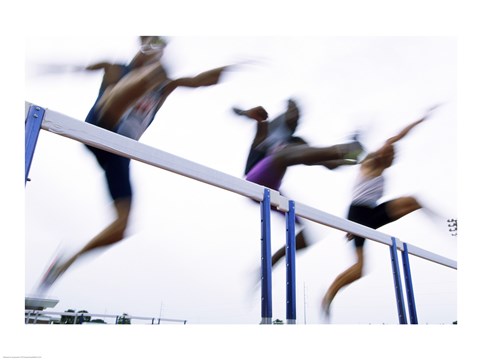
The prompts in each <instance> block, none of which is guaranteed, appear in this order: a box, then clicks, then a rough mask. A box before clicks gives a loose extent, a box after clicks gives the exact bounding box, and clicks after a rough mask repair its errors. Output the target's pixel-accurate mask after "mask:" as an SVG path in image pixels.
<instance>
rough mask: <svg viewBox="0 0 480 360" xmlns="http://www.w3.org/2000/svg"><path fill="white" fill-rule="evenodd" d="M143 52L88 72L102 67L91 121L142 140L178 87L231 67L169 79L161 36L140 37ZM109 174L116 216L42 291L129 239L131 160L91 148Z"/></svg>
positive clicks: (214, 78)
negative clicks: (86, 259) (96, 253)
mask: <svg viewBox="0 0 480 360" xmlns="http://www.w3.org/2000/svg"><path fill="white" fill-rule="evenodd" d="M140 42H141V46H140V50H139V51H138V52H137V54H136V55H135V57H134V58H133V59H132V61H131V62H130V63H129V64H128V65H123V64H110V63H105V62H103V63H98V64H94V65H91V66H89V67H87V69H88V70H103V71H104V75H103V79H102V83H101V86H100V90H99V94H98V97H97V99H96V101H95V103H94V105H93V107H92V109H91V110H90V112H89V113H88V115H87V118H86V120H85V121H86V122H88V123H90V124H93V125H95V126H99V127H101V128H104V129H107V130H110V131H113V132H115V133H117V134H120V135H123V136H126V137H128V138H131V139H135V140H138V139H139V138H140V137H141V136H142V134H143V133H144V132H145V130H146V129H147V128H148V127H149V126H150V124H151V123H152V121H153V119H154V118H155V115H156V113H157V111H158V110H159V109H160V107H161V106H162V104H163V103H164V102H165V100H166V99H167V97H168V96H169V95H170V94H171V93H172V92H173V91H174V90H175V89H176V88H177V87H179V86H183V87H190V88H198V87H202V86H210V85H215V84H217V83H218V82H219V80H220V77H221V75H222V73H223V72H224V71H225V70H226V69H227V68H228V67H227V66H225V67H220V68H216V69H212V70H209V71H206V72H203V73H200V74H199V75H197V76H194V77H183V78H178V79H170V78H169V77H168V75H167V73H166V71H165V69H164V67H163V65H162V62H161V58H162V55H163V50H164V47H165V45H166V43H165V41H164V40H163V38H161V37H158V36H141V37H140ZM87 148H88V149H89V150H90V151H91V152H92V153H93V154H94V155H95V157H96V159H97V162H98V164H99V165H100V167H101V168H102V169H103V171H104V173H105V178H106V181H107V185H108V190H109V194H110V197H111V199H112V200H113V205H114V208H115V214H116V218H115V220H114V221H113V222H112V223H111V224H110V225H109V226H108V227H106V228H105V229H104V230H103V231H102V232H100V233H99V234H98V235H97V236H95V237H94V238H93V239H91V240H90V241H89V242H88V243H87V244H86V245H85V246H84V247H83V248H82V249H80V251H78V252H77V253H75V254H74V255H73V256H71V257H69V258H67V259H64V258H63V256H62V255H60V256H58V257H56V258H55V259H54V261H53V262H52V264H51V266H50V267H49V269H48V270H47V272H46V273H45V275H44V276H43V278H42V280H41V283H40V286H39V291H45V290H47V289H48V288H49V287H50V286H51V285H52V284H53V283H54V282H55V281H56V280H57V279H58V277H59V276H61V275H62V274H63V273H64V272H65V271H66V270H67V269H68V268H69V267H70V266H71V265H72V264H73V263H74V262H75V261H76V260H78V258H80V257H82V256H83V255H85V254H86V253H89V252H90V251H92V250H94V249H99V248H102V247H106V246H109V245H112V244H115V243H117V242H119V241H120V240H122V239H123V238H124V233H125V230H126V228H127V225H128V219H129V215H130V209H131V204H132V188H131V183H130V168H129V165H130V159H128V158H125V157H123V156H119V155H116V154H112V153H109V152H106V151H103V150H100V149H97V148H94V147H91V146H87Z"/></svg>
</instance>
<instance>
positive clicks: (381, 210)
mask: <svg viewBox="0 0 480 360" xmlns="http://www.w3.org/2000/svg"><path fill="white" fill-rule="evenodd" d="M388 203H389V202H388V201H387V202H384V203H382V204H380V205H377V206H376V207H374V208H371V207H368V206H363V205H350V209H349V210H348V220H351V221H353V222H356V223H358V224H361V225H365V226H368V227H369V228H372V229H378V228H379V227H382V226H384V225H387V224H389V223H391V222H392V221H393V219H392V218H391V217H390V216H389V215H388V212H387V204H388ZM354 240H355V247H357V248H359V247H363V244H364V243H365V238H362V237H359V236H355V237H354Z"/></svg>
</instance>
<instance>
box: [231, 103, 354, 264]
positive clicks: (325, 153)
mask: <svg viewBox="0 0 480 360" xmlns="http://www.w3.org/2000/svg"><path fill="white" fill-rule="evenodd" d="M233 110H234V112H235V113H236V114H238V115H244V116H246V117H248V118H250V119H253V120H256V121H257V132H256V134H255V137H254V140H253V142H252V145H251V148H250V154H249V156H248V159H247V165H246V168H245V175H246V180H249V181H251V182H254V183H256V184H259V185H262V186H265V187H268V188H270V189H273V190H277V191H279V190H280V187H281V184H282V180H283V177H284V176H285V173H286V172H287V169H288V168H289V167H290V166H294V165H321V166H325V167H327V168H329V169H334V168H336V167H338V166H341V165H352V164H356V163H357V158H358V156H359V155H360V154H361V153H362V152H363V147H362V146H361V144H360V143H359V142H358V141H356V140H354V141H352V142H349V143H346V144H339V145H333V146H329V147H321V148H320V147H313V146H310V145H308V144H307V142H306V141H305V140H304V139H302V138H300V137H297V136H294V133H295V130H296V128H297V125H298V121H299V118H300V111H299V108H298V105H297V103H296V102H295V101H294V100H292V99H290V100H288V105H287V110H286V112H285V113H283V114H281V115H280V116H278V117H277V118H275V119H274V120H272V121H268V120H267V118H268V113H267V112H266V110H265V109H264V108H263V107H261V106H257V107H254V108H251V109H249V110H244V111H243V110H239V109H236V108H234V109H233ZM274 210H275V209H274ZM296 222H297V223H299V224H300V220H299V219H298V218H297V219H296ZM295 242H296V249H297V250H301V249H304V248H306V247H307V246H308V245H309V243H308V242H307V241H306V239H305V234H304V231H303V230H301V231H299V233H298V234H297V235H296V238H295ZM284 256H285V246H283V247H282V248H281V249H279V250H278V251H277V252H275V254H273V256H272V266H273V265H275V264H276V263H277V262H278V261H279V260H280V259H281V258H282V257H284Z"/></svg>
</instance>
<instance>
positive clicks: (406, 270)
mask: <svg viewBox="0 0 480 360" xmlns="http://www.w3.org/2000/svg"><path fill="white" fill-rule="evenodd" d="M402 263H403V277H404V280H405V291H406V292H407V303H408V313H409V315H410V324H415V325H416V324H418V318H417V308H416V305H415V297H414V295H413V283H412V273H411V271H410V261H409V259H408V246H407V244H406V243H404V244H403V252H402Z"/></svg>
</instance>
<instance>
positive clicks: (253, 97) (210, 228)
mask: <svg viewBox="0 0 480 360" xmlns="http://www.w3.org/2000/svg"><path fill="white" fill-rule="evenodd" d="M69 40H70V41H68V42H67V41H65V40H64V39H62V38H42V39H36V38H34V37H32V38H30V39H28V48H27V49H28V50H27V51H28V52H27V69H29V70H30V71H31V72H28V71H27V75H28V77H27V88H26V90H27V97H26V98H27V100H28V101H31V102H33V103H35V104H38V105H40V106H45V107H48V108H50V109H52V110H55V111H59V112H62V113H64V114H66V115H68V116H71V117H74V118H77V119H82V120H83V118H84V116H85V114H86V113H87V112H88V109H89V107H90V106H91V103H92V102H93V100H94V99H95V96H96V90H97V87H98V84H99V81H100V77H101V73H93V74H92V73H85V72H70V73H54V72H48V73H41V72H39V71H41V70H42V69H43V66H39V65H43V64H50V63H51V64H55V63H56V64H57V65H67V64H78V65H87V64H89V63H91V62H94V61H99V60H109V61H120V62H126V61H128V59H129V58H130V57H131V56H132V54H133V53H134V51H135V47H136V45H137V39H136V38H135V37H131V38H124V39H114V41H112V40H111V39H110V38H108V37H98V38H96V39H92V38H78V39H77V38H76V39H75V41H71V40H72V39H69ZM59 43H62V44H64V45H63V46H62V47H61V48H59V47H58V44H59ZM112 53H113V54H114V55H111V54H112ZM244 59H245V60H246V59H253V60H256V61H255V62H254V63H252V64H251V65H245V66H242V67H239V68H238V69H236V70H235V71H232V72H229V73H228V74H226V76H225V77H224V79H223V81H222V83H221V84H220V85H218V86H216V87H212V88H208V89H199V90H189V89H187V90H185V89H181V90H178V91H177V92H176V93H174V94H173V95H172V96H171V98H170V99H168V100H167V102H166V103H165V105H164V107H163V108H162V109H161V110H160V111H159V113H158V115H157V117H156V119H155V122H154V124H153V125H152V126H151V128H150V129H149V130H148V131H147V133H146V134H145V136H144V137H143V138H142V139H141V141H142V142H143V143H146V144H149V145H152V146H155V147H158V148H160V149H162V150H165V151H168V152H171V153H173V154H176V155H180V156H182V157H184V158H187V159H189V160H193V161H196V162H198V163H200V164H203V165H206V166H209V167H212V168H215V169H217V170H220V171H223V172H226V173H229V174H231V175H235V176H240V177H241V176H242V170H243V167H244V162H245V158H246V155H247V153H248V147H249V145H250V141H251V138H252V136H253V133H254V129H255V124H254V123H253V122H249V121H248V120H245V119H243V118H238V117H236V116H235V115H233V114H232V112H231V111H230V109H231V107H232V106H234V105H238V106H241V107H251V106H255V105H263V106H264V107H265V108H266V109H267V111H269V113H270V114H271V116H275V115H276V114H278V113H279V112H280V111H282V110H283V109H284V106H285V101H286V99H287V98H288V97H294V98H296V99H298V101H299V103H300V106H301V109H302V119H301V124H300V127H299V131H298V134H299V135H301V136H304V137H305V138H306V139H307V140H308V141H309V142H310V143H311V144H312V145H319V146H322V145H331V144H334V143H339V142H344V141H346V140H347V139H348V136H350V135H351V133H352V132H353V131H355V130H360V131H362V132H363V134H364V136H363V138H362V140H363V141H364V143H365V146H366V147H367V149H369V150H374V149H375V148H376V147H377V146H379V145H380V144H381V143H382V142H383V141H385V140H386V139H387V138H388V137H389V136H392V135H394V134H395V133H396V132H398V131H399V130H400V129H401V128H402V127H403V126H405V125H407V124H408V123H410V122H412V121H414V120H416V119H418V118H419V116H421V115H422V112H423V111H424V110H425V109H427V108H428V107H430V106H432V105H433V104H436V103H438V102H443V103H445V104H444V106H443V107H441V108H439V110H438V112H437V113H435V114H434V115H433V116H432V118H431V120H430V121H428V122H426V123H424V124H422V126H420V127H418V128H417V129H415V131H413V132H412V134H411V135H410V136H409V137H408V138H406V139H405V140H404V141H402V142H401V143H399V145H398V159H397V164H396V165H395V167H393V168H392V169H391V170H390V171H389V172H388V178H387V181H388V183H387V189H386V196H387V197H389V198H391V197H393V196H400V195H403V194H415V195H416V196H418V197H419V198H421V201H423V202H424V203H426V204H427V206H429V207H432V208H433V209H434V210H435V211H437V212H439V213H440V214H441V215H442V216H443V222H442V221H441V220H436V221H434V220H432V219H430V218H428V217H426V216H425V215H424V214H422V212H418V213H417V214H412V215H410V216H408V217H405V218H404V219H402V220H401V221H399V222H398V223H397V224H392V225H390V226H388V227H385V228H384V229H382V230H384V232H387V233H389V234H392V235H395V236H397V237H399V238H400V239H401V240H403V241H405V242H407V243H411V244H414V245H417V246H420V247H422V248H425V249H427V250H429V251H432V252H436V253H439V254H441V255H443V256H446V257H449V258H452V259H456V238H454V237H452V236H451V234H450V233H449V231H448V230H449V229H448V226H447V222H446V219H448V218H456V217H457V209H456V175H457V174H456V171H454V167H455V163H456V119H455V107H456V103H455V101H456V84H455V82H456V63H455V61H456V42H455V40H454V39H452V38H389V37H384V38H375V37H362V38H319V37H288V38H287V37H263V38H253V37H223V38H218V37H217V38H215V37H179V38H177V37H171V39H170V44H169V45H168V47H167V49H166V52H165V61H166V63H167V66H168V67H169V68H170V69H171V73H172V76H173V77H175V76H180V75H189V74H195V73H197V72H199V71H202V70H204V69H208V68H211V67H215V66H218V65H222V64H228V63H232V62H235V61H240V60H244ZM35 64H36V65H37V66H36V67H35V66H34V65H35ZM30 65H32V67H30ZM59 68H60V66H59ZM54 70H55V71H57V70H58V69H54ZM131 171H132V179H133V184H134V188H135V190H134V191H135V195H136V198H135V203H134V205H135V206H134V209H133V212H132V223H131V226H130V227H129V230H128V233H129V237H128V238H127V239H126V240H125V241H124V242H122V243H119V244H117V245H115V246H114V247H112V248H111V249H109V250H108V251H105V252H102V254H101V255H99V256H97V257H92V258H91V259H88V260H85V261H82V263H81V264H79V265H78V266H75V267H74V268H72V270H71V271H69V272H68V273H67V274H66V275H65V276H64V277H62V279H61V280H59V282H58V283H57V284H56V285H55V286H54V287H53V288H52V290H51V296H52V297H54V298H57V299H59V300H60V302H59V305H58V307H59V310H65V309H67V308H73V309H77V310H80V308H82V309H87V310H88V311H90V312H94V313H102V312H108V313H112V312H113V313H118V312H120V313H121V312H127V313H129V314H132V315H139V316H159V315H160V314H161V315H162V316H163V317H167V318H180V319H187V320H188V321H189V322H191V323H228V324H232V323H233V324H236V323H246V324H249V323H256V322H258V318H259V311H260V310H259V309H260V301H259V293H258V289H257V290H256V292H255V291H254V288H251V287H252V283H253V282H254V280H255V271H256V270H257V269H258V267H259V256H258V255H259V215H258V214H259V210H258V206H257V205H255V204H253V203H251V202H250V201H249V200H248V199H244V198H241V197H239V196H237V195H234V194H230V193H225V192H224V191H222V190H218V189H212V188H210V187H208V186H206V185H203V184H199V183H195V182H193V181H191V180H188V179H183V178H179V176H177V175H173V174H169V173H166V172H164V171H161V170H158V169H155V168H151V167H148V166H146V165H144V164H141V163H133V164H132V169H131ZM356 171H357V169H356V168H355V167H351V168H346V169H345V168H344V169H339V170H337V171H328V170H326V169H324V168H320V167H302V166H297V167H295V168H292V169H290V170H289V171H288V173H287V177H286V179H285V182H284V186H283V190H284V191H285V193H286V194H287V195H288V196H290V197H291V198H292V199H294V200H298V201H300V202H302V203H305V204H308V205H311V206H315V207H318V208H319V209H321V210H324V211H328V212H331V213H333V214H335V215H338V216H345V212H346V208H347V206H348V201H349V198H350V193H351V185H352V181H353V180H354V178H355V174H356ZM30 177H31V178H32V181H31V182H30V183H29V184H28V186H27V189H26V201H27V203H26V204H27V206H26V213H27V228H26V231H27V242H26V256H27V257H26V261H27V263H26V291H27V293H28V292H29V291H31V289H32V287H34V285H35V284H36V283H37V282H38V278H39V274H41V273H42V271H43V269H44V268H45V266H47V265H48V262H49V261H50V258H51V257H52V256H53V254H54V252H55V251H56V250H57V249H58V248H59V247H60V248H61V249H65V248H66V249H67V251H73V250H76V249H78V248H79V247H81V246H83V244H84V243H85V242H86V241H87V240H88V239H89V238H91V237H92V236H93V235H95V234H96V233H97V232H98V231H100V230H101V229H102V227H103V226H106V225H107V224H108V221H109V219H111V216H112V213H111V209H110V208H109V206H110V203H109V200H108V198H107V193H106V191H105V185H104V183H103V178H102V174H101V172H100V170H99V169H98V166H97V165H96V163H95V160H94V158H93V157H92V156H91V155H90V154H89V153H88V152H87V151H86V150H85V149H84V147H83V146H82V145H81V144H79V143H77V142H74V141H71V140H68V139H63V138H60V137H58V136H56V135H52V134H48V133H46V134H44V133H43V132H42V134H41V138H40V140H39V143H38V147H37V152H36V154H35V160H34V164H33V166H32V169H31V173H30ZM60 194H61V195H60ZM423 199H425V200H423ZM277 220H278V221H277ZM273 225H274V228H275V229H274V234H275V236H274V238H273V240H272V242H273V251H274V250H275V249H276V248H278V247H279V246H281V245H282V244H283V242H284V241H285V240H284V235H283V227H284V226H283V219H282V218H281V217H278V219H277V218H276V217H275V215H274V222H273ZM306 231H307V232H308V234H309V235H310V237H311V238H312V239H314V240H318V243H316V244H315V245H314V246H313V247H312V248H311V249H310V250H309V251H307V252H306V253H305V254H303V253H299V256H298V278H297V284H298V290H297V294H298V295H297V296H298V305H299V306H298V307H299V309H298V318H299V321H301V322H307V323H312V324H315V323H318V322H319V320H320V319H319V306H318V303H319V301H320V299H321V296H322V295H323V292H324V291H325V289H326V288H327V287H328V285H329V283H330V282H331V281H332V280H333V278H334V277H335V275H336V274H337V273H339V272H340V271H341V270H343V269H344V268H345V267H347V266H348V265H349V264H350V263H351V262H352V261H353V257H352V255H353V251H352V249H351V247H352V246H351V244H349V243H346V242H345V240H344V236H343V234H342V233H341V232H334V231H332V232H328V231H326V229H325V228H323V227H321V226H320V225H316V224H314V223H309V224H307V229H306ZM367 256H368V260H367V261H368V264H367V268H366V272H367V276H366V277H365V279H362V280H361V281H359V282H358V283H355V284H354V285H352V286H350V287H349V288H348V289H346V290H345V291H342V292H341V293H340V294H339V296H338V299H336V301H335V303H334V305H333V309H332V310H333V318H332V322H334V323H395V322H397V314H396V311H395V300H394V291H393V284H392V276H391V273H390V268H389V262H390V259H389V255H388V250H387V248H385V247H383V246H381V245H378V244H368V246H367ZM412 265H413V266H419V267H420V270H418V271H415V270H414V276H415V277H414V281H415V285H416V288H417V289H418V290H417V292H418V294H417V299H418V307H419V309H418V312H419V318H420V321H421V322H424V323H451V322H452V321H455V320H456V272H455V271H453V270H448V269H447V270H445V269H443V267H441V266H436V265H432V264H428V263H427V264H425V261H421V262H420V263H419V264H418V265H417V261H415V260H413V264H412ZM414 269H415V268H414ZM283 282H284V265H283V263H282V264H281V266H279V267H278V269H276V270H275V272H274V318H280V319H284V318H285V314H284V312H285V306H284V297H285V295H284V293H285V290H284V284H283ZM79 283H81V284H82V285H81V286H79ZM228 284H232V285H233V286H232V287H231V288H230V289H229V288H228ZM252 291H253V292H252ZM93 294H95V295H93ZM439 294H440V296H439ZM434 298H435V300H433V299H434ZM140 299H141V300H140ZM432 302H434V303H435V305H434V306H432ZM352 303H354V304H355V306H352ZM380 310H381V311H380Z"/></svg>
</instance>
